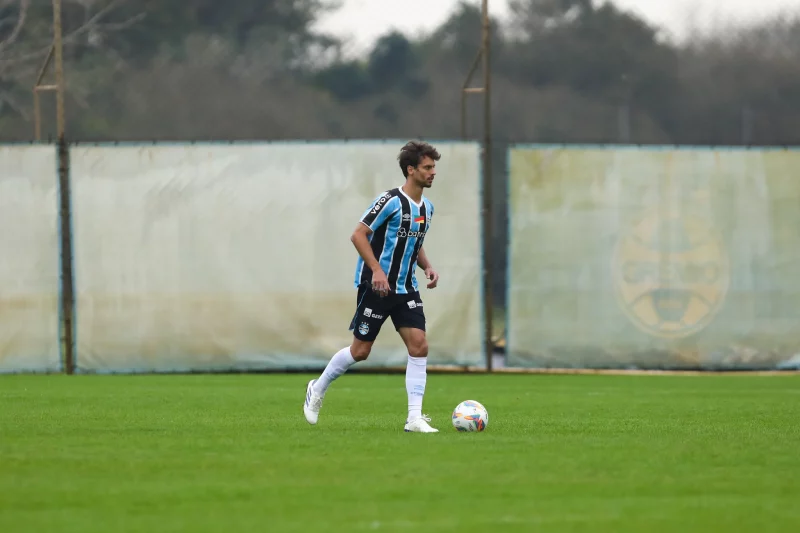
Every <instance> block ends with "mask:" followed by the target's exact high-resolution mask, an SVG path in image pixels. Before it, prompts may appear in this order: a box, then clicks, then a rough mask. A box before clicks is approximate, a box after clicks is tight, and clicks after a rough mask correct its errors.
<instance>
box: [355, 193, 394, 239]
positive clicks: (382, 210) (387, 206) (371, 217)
mask: <svg viewBox="0 0 800 533" xmlns="http://www.w3.org/2000/svg"><path fill="white" fill-rule="evenodd" d="M399 202H400V200H399V199H398V198H397V197H396V196H392V195H391V194H388V193H387V194H383V195H381V196H379V197H377V198H376V199H375V201H374V202H372V205H371V206H370V207H369V209H367V210H366V211H365V212H364V214H363V215H361V223H362V224H364V225H365V226H367V227H368V228H369V229H371V230H372V231H375V230H377V229H378V228H379V227H381V225H383V224H384V223H385V222H386V221H387V220H388V219H389V217H390V216H392V214H393V213H394V212H395V211H397V209H398V203H399Z"/></svg>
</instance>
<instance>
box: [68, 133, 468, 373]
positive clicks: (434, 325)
mask: <svg viewBox="0 0 800 533" xmlns="http://www.w3.org/2000/svg"><path fill="white" fill-rule="evenodd" d="M403 144H405V141H396V142H344V141H343V142H330V143H292V142H287V143H233V144H216V143H209V144H185V145H184V144H165V145H157V144H156V145H144V144H142V145H138V144H132V145H120V146H114V145H103V144H101V145H86V146H76V147H73V148H72V150H71V161H72V173H71V174H72V180H73V204H74V233H75V283H76V299H77V302H76V324H77V326H76V327H77V331H76V345H77V371H78V372H182V371H226V370H232V371H242V370H259V369H264V370H267V369H277V370H280V369H319V368H322V367H324V365H325V364H327V362H328V360H329V359H330V358H331V357H332V356H333V354H335V353H336V352H337V351H338V350H340V349H341V348H343V347H345V346H347V345H349V344H350V342H351V340H352V333H351V332H350V331H349V330H348V329H349V325H350V321H351V319H352V318H353V314H354V312H355V308H356V304H357V302H356V289H355V287H354V276H355V266H356V260H357V252H356V250H355V248H354V247H353V245H352V243H351V242H350V235H351V233H352V232H353V230H354V229H355V228H356V226H357V224H358V221H359V219H360V217H361V215H362V214H363V213H364V211H365V210H366V209H367V208H368V207H369V206H370V205H371V203H372V202H373V200H374V199H375V198H376V197H377V196H378V195H379V194H380V193H381V192H383V191H384V190H387V189H391V188H394V187H398V186H400V185H402V183H403V182H404V178H403V175H402V173H401V170H400V167H399V164H398V161H397V156H398V153H399V151H400V148H401V147H402V146H403ZM434 144H435V145H436V147H437V148H438V149H439V150H440V152H441V154H442V159H441V161H440V162H439V163H438V165H437V178H436V181H435V183H434V186H433V187H432V188H431V189H428V190H426V195H427V196H428V197H429V198H430V199H431V201H432V202H433V203H434V205H435V214H434V216H433V220H432V223H431V230H430V233H429V234H428V236H427V237H426V240H425V249H426V251H427V253H428V257H429V258H430V259H431V261H432V262H433V264H434V266H435V267H436V268H437V270H438V271H439V273H440V276H441V280H440V283H439V286H438V287H437V288H436V289H434V290H428V289H427V288H426V287H425V280H424V276H423V275H422V271H421V270H418V271H417V279H418V281H419V283H420V291H421V294H422V299H423V301H424V308H425V314H426V316H427V319H428V323H427V327H428V337H429V345H430V354H429V362H430V364H431V365H476V364H480V363H481V361H482V360H483V358H482V337H483V335H482V331H483V328H482V326H481V324H482V308H481V289H480V287H481V283H480V271H481V261H480V238H481V234H480V216H479V213H480V206H479V203H480V182H479V177H480V155H479V147H478V145H477V144H474V143H453V142H445V143H434ZM406 360H407V352H406V350H405V347H404V346H403V344H402V341H401V340H400V338H399V336H398V335H397V333H396V331H395V330H394V327H393V325H392V323H391V320H387V322H386V323H385V324H384V326H383V329H382V332H381V335H380V336H379V337H378V341H377V342H376V343H375V346H374V348H373V352H372V354H371V355H370V358H369V360H368V361H367V363H366V364H363V365H360V366H361V367H364V366H371V367H385V366H395V365H402V366H405V364H406Z"/></svg>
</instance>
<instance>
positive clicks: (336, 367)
mask: <svg viewBox="0 0 800 533" xmlns="http://www.w3.org/2000/svg"><path fill="white" fill-rule="evenodd" d="M355 363H356V360H355V359H353V355H352V354H351V353H350V347H349V346H347V347H346V348H342V349H341V350H339V351H338V352H337V353H336V355H334V356H333V357H332V358H331V360H330V361H328V366H326V367H325V370H323V371H322V375H320V377H319V379H318V380H317V381H316V383H314V392H316V393H317V394H319V395H320V396H323V395H324V394H325V391H327V390H328V387H330V385H331V383H333V382H334V381H336V379H337V378H339V377H340V376H341V375H342V374H344V373H345V372H347V369H348V368H350V367H351V366H353V365H354V364H355Z"/></svg>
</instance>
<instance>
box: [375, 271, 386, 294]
mask: <svg viewBox="0 0 800 533" xmlns="http://www.w3.org/2000/svg"><path fill="white" fill-rule="evenodd" d="M372 291H373V292H374V293H375V294H377V295H378V296H380V297H381V298H383V297H384V296H388V295H389V279H388V278H387V277H386V274H385V273H384V272H383V270H380V269H378V270H377V271H375V272H373V273H372Z"/></svg>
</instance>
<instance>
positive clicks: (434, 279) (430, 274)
mask: <svg viewBox="0 0 800 533" xmlns="http://www.w3.org/2000/svg"><path fill="white" fill-rule="evenodd" d="M425 277H426V278H428V279H429V280H430V282H429V283H428V288H429V289H433V288H435V287H436V284H437V283H439V274H438V273H437V272H436V271H435V270H434V269H433V268H432V267H428V268H426V269H425Z"/></svg>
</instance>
